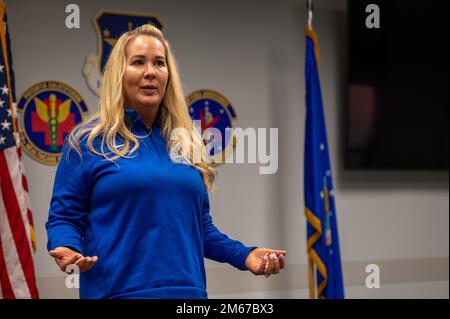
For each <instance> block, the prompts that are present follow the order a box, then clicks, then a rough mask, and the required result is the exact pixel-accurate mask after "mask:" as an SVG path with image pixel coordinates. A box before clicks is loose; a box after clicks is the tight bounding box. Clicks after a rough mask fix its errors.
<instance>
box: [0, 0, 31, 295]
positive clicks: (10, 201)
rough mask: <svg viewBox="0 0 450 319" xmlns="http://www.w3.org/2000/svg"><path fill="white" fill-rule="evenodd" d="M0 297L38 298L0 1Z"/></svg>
mask: <svg viewBox="0 0 450 319" xmlns="http://www.w3.org/2000/svg"><path fill="white" fill-rule="evenodd" d="M0 19H1V24H0V40H1V52H0V195H1V196H0V299H2V298H4V299H14V298H39V295H38V290H37V287H36V279H35V274H34V263H33V251H35V250H36V245H35V241H34V229H33V221H32V216H31V210H30V201H29V196H28V186H27V181H26V178H25V172H24V168H23V164H22V153H21V150H20V147H19V145H20V144H19V142H18V141H19V139H18V133H17V132H18V130H17V121H16V120H15V112H14V111H15V104H14V101H15V92H14V73H13V71H12V67H11V66H12V60H11V52H10V42H9V34H8V29H7V20H6V8H5V5H4V4H2V3H0Z"/></svg>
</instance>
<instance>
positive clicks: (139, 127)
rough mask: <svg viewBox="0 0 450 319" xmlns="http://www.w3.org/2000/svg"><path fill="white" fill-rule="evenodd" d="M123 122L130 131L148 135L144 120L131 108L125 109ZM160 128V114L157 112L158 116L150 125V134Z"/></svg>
mask: <svg viewBox="0 0 450 319" xmlns="http://www.w3.org/2000/svg"><path fill="white" fill-rule="evenodd" d="M124 113H125V122H126V124H127V126H128V127H129V128H130V129H134V130H136V131H138V132H145V133H148V132H149V129H148V128H147V126H146V125H145V122H144V119H143V118H142V117H141V115H140V114H139V113H138V112H137V111H136V110H135V109H132V108H129V107H125V110H124ZM160 128H161V112H160V111H158V115H157V116H156V118H155V120H154V121H153V124H152V132H154V131H157V130H159V129H160Z"/></svg>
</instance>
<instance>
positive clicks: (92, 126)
mask: <svg viewBox="0 0 450 319" xmlns="http://www.w3.org/2000/svg"><path fill="white" fill-rule="evenodd" d="M142 35H146V36H152V37H155V38H156V39H158V40H159V41H161V43H162V44H163V45H164V48H165V51H166V60H167V66H168V70H169V80H168V83H167V88H166V93H165V95H164V98H163V99H162V101H161V104H160V106H159V107H160V110H159V112H161V114H160V115H161V133H162V136H163V137H164V139H165V141H166V144H167V147H168V150H171V149H175V148H176V149H177V154H173V152H170V157H171V159H172V161H174V162H177V160H176V159H175V158H174V157H180V156H181V157H183V158H184V159H185V163H186V164H188V165H191V166H194V167H195V168H197V169H198V170H199V171H200V173H201V175H202V178H203V182H204V184H205V186H206V188H207V189H208V190H213V189H214V188H215V187H214V179H215V175H216V171H215V169H214V168H213V166H212V165H211V164H210V163H209V159H208V158H207V154H206V149H205V146H204V144H203V140H202V138H201V136H200V133H199V132H198V131H197V130H196V129H195V128H193V122H192V120H191V118H190V116H189V113H188V107H187V104H186V101H185V98H184V94H183V89H182V85H181V79H180V75H179V72H178V67H177V63H176V61H175V57H174V56H173V54H172V52H171V49H170V45H169V43H168V41H167V40H166V39H165V38H164V36H163V34H162V32H161V31H160V30H159V29H157V28H155V27H154V26H152V25H149V24H146V25H143V26H140V27H138V28H136V29H134V30H131V31H128V32H126V33H124V34H122V36H120V38H119V39H118V40H117V42H116V44H115V45H114V48H113V49H112V51H111V54H110V56H109V58H108V61H107V63H106V66H105V69H104V76H103V82H102V87H101V90H100V107H99V111H98V112H96V113H95V114H93V115H92V116H91V117H89V118H88V119H87V120H85V121H83V122H82V123H80V124H78V125H77V126H76V127H75V128H74V129H73V130H72V132H71V134H70V135H69V139H68V140H69V143H70V147H71V148H74V149H75V150H76V151H77V152H78V154H80V156H81V150H80V147H79V144H80V141H81V139H83V140H84V139H87V143H86V144H87V148H88V150H89V151H90V152H92V153H94V154H97V155H101V156H103V157H104V158H106V159H108V160H112V161H114V160H115V159H118V158H120V157H129V156H130V155H131V154H133V153H134V152H135V151H136V150H137V149H138V147H139V140H138V138H137V137H136V136H135V135H134V134H133V133H132V132H131V131H130V130H129V129H128V128H127V126H126V124H125V121H124V117H125V115H124V108H125V96H124V89H123V82H122V81H123V75H124V72H125V66H126V48H127V45H128V44H129V43H130V41H131V40H132V39H134V38H136V37H138V36H142ZM180 128H181V129H184V130H182V131H184V132H187V134H177V136H176V138H175V139H173V137H172V139H171V133H172V132H173V131H174V129H180ZM98 136H101V146H100V151H97V150H96V149H95V147H94V145H93V141H94V139H95V138H96V137H98ZM119 136H120V137H121V139H122V140H123V143H121V144H120V145H118V144H117V143H116V138H117V137H119ZM121 142H122V141H121ZM105 147H106V148H107V149H108V152H105ZM194 152H197V153H195V154H194ZM193 158H196V160H195V161H193V160H192V159H193Z"/></svg>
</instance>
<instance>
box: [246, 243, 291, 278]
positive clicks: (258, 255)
mask: <svg viewBox="0 0 450 319" xmlns="http://www.w3.org/2000/svg"><path fill="white" fill-rule="evenodd" d="M286 254H287V251H286V250H276V249H270V248H256V249H254V250H252V251H251V252H250V254H248V256H247V259H246V260H245V266H246V267H247V269H248V270H250V271H251V272H252V273H253V274H254V275H265V276H266V278H267V277H269V276H270V275H272V274H278V273H279V272H280V270H281V269H283V268H284V256H285V255H286Z"/></svg>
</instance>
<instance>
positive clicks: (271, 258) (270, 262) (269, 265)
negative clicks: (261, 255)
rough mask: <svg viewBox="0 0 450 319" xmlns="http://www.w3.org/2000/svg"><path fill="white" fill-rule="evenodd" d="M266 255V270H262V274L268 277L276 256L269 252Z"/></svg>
mask: <svg viewBox="0 0 450 319" xmlns="http://www.w3.org/2000/svg"><path fill="white" fill-rule="evenodd" d="M266 256H267V264H266V270H265V271H264V274H265V276H266V278H268V277H269V276H270V275H271V274H273V273H274V271H275V259H276V256H275V255H274V254H269V255H266Z"/></svg>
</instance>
